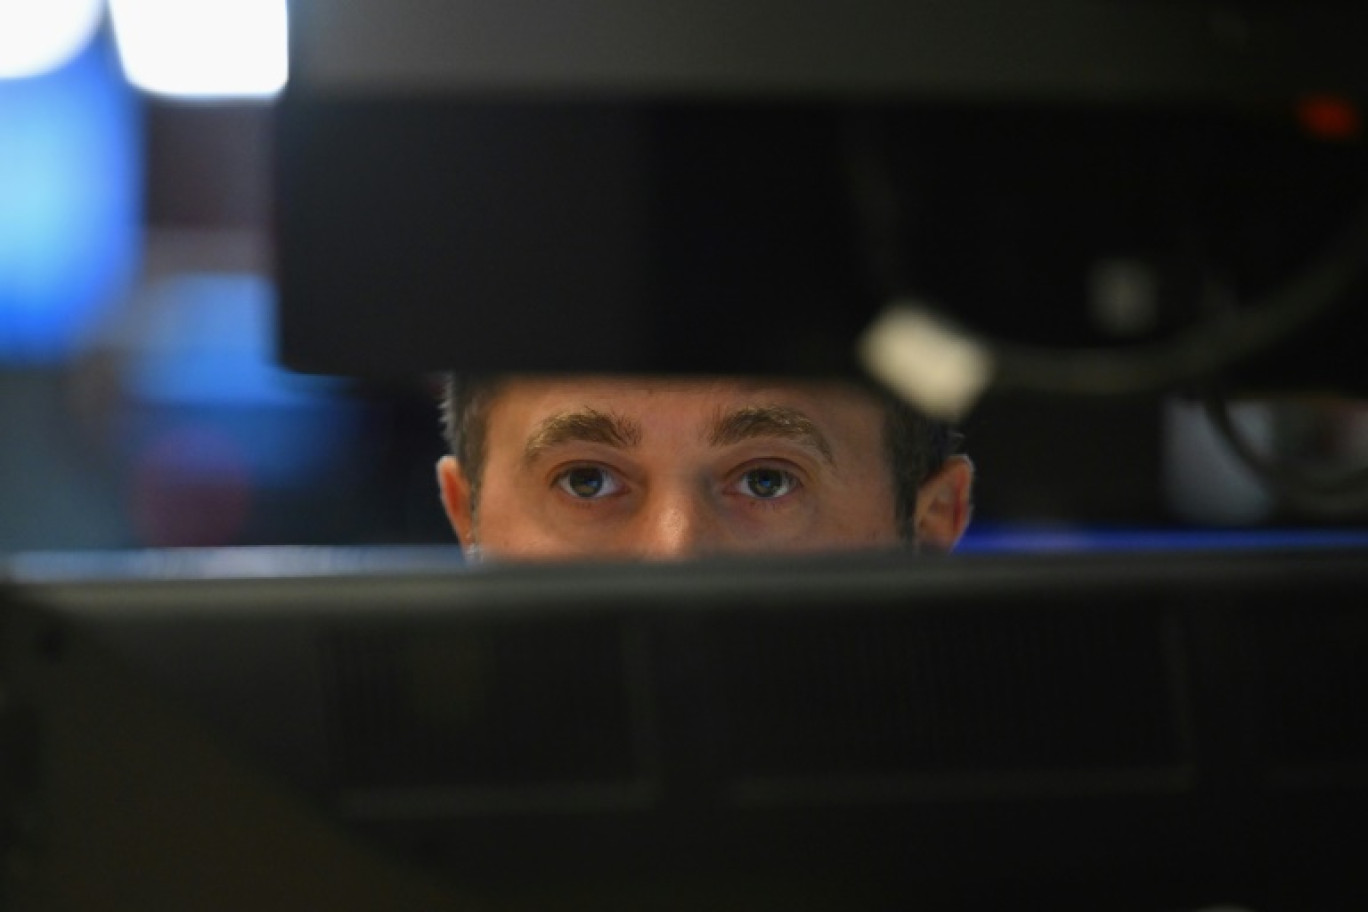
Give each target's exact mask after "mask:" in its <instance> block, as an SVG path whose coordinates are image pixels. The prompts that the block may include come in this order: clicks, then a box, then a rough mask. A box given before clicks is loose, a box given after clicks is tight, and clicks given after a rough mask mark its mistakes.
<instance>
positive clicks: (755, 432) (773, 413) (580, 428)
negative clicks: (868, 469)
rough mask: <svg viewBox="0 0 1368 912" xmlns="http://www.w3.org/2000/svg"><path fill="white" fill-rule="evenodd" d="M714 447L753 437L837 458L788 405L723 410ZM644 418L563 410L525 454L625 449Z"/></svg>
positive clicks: (710, 437) (714, 428)
mask: <svg viewBox="0 0 1368 912" xmlns="http://www.w3.org/2000/svg"><path fill="white" fill-rule="evenodd" d="M704 436H705V438H706V440H707V442H708V444H709V445H710V446H715V447H722V446H730V445H733V444H737V443H741V442H743V441H747V440H766V439H768V440H787V441H791V442H793V443H796V444H798V445H800V446H803V447H806V448H808V449H811V450H813V451H814V452H816V453H817V454H819V455H820V456H821V457H822V458H823V459H824V460H826V461H827V462H828V463H831V462H833V461H834V460H833V457H832V450H831V443H830V441H829V440H827V437H826V435H825V434H823V433H822V431H821V429H820V428H819V427H818V426H817V423H816V422H815V421H813V420H812V419H811V418H810V417H808V415H806V414H805V413H803V412H802V411H801V410H800V409H796V408H792V407H791V406H785V405H747V406H742V407H740V408H735V409H731V410H729V411H723V412H719V413H718V414H717V415H716V416H715V417H714V418H713V419H712V420H711V421H710V422H709V424H708V426H707V429H706V431H705V434H704ZM641 440H642V427H641V422H639V421H637V420H636V419H634V418H630V417H627V416H623V415H617V414H613V413H612V412H601V411H598V410H597V409H592V408H583V409H578V410H576V411H572V412H560V413H558V414H555V415H551V416H550V417H548V418H545V419H543V420H542V421H540V422H539V423H538V424H537V426H536V428H535V429H534V430H533V432H532V434H531V435H530V436H529V437H528V439H527V445H526V446H525V447H524V449H523V458H524V460H525V461H527V462H531V461H532V460H534V459H536V458H537V457H538V456H539V455H541V454H542V453H544V452H545V451H547V450H549V449H551V448H552V447H556V446H560V445H562V444H567V443H598V444H603V445H605V446H610V447H615V448H618V449H623V450H630V449H633V448H635V447H637V446H639V445H640V444H641Z"/></svg>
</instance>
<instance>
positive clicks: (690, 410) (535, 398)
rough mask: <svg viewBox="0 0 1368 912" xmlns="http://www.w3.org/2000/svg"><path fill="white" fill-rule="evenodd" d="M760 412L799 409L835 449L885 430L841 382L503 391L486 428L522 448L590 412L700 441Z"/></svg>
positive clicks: (865, 401) (714, 381)
mask: <svg viewBox="0 0 1368 912" xmlns="http://www.w3.org/2000/svg"><path fill="white" fill-rule="evenodd" d="M757 405H763V406H783V407H786V408H791V409H797V410H798V411H801V412H802V413H803V414H804V415H806V416H807V417H808V418H809V419H811V420H812V421H813V422H814V423H815V424H817V425H818V426H819V427H820V428H821V429H822V430H823V431H824V432H825V433H826V434H828V435H829V436H831V437H833V439H834V442H835V443H837V444H839V443H842V442H846V443H850V444H852V445H858V446H861V447H864V446H866V445H868V444H869V443H870V440H869V439H868V435H869V434H870V433H871V431H873V432H877V431H878V429H880V428H881V427H882V415H883V410H882V407H881V406H880V405H879V403H878V402H877V400H876V399H875V398H874V397H873V396H871V395H870V394H869V393H867V392H865V391H864V390H861V389H860V388H858V387H856V386H854V385H852V384H848V383H841V382H836V381H793V382H787V381H764V380H755V379H749V378H707V379H694V378H681V379H669V378H654V377H651V378H635V377H559V378H514V379H510V380H508V381H507V382H505V383H503V384H501V385H500V387H499V389H498V392H497V393H496V394H495V395H494V397H493V399H492V400H491V401H490V403H489V411H488V425H487V428H488V436H489V439H490V442H491V443H496V444H497V443H498V442H500V441H501V440H502V441H504V442H507V443H509V444H513V445H521V441H522V440H523V439H525V438H526V437H527V436H528V435H530V434H532V433H534V432H535V430H536V428H537V427H538V426H539V425H540V424H541V423H542V422H543V421H545V420H547V419H548V418H551V417H553V416H556V415H563V414H567V413H573V412H577V411H584V410H587V409H592V410H594V411H598V412H604V413H609V414H613V415H615V416H619V417H623V418H628V419H632V420H633V421H636V422H638V423H639V424H640V425H641V427H642V429H643V431H644V434H645V435H647V436H649V435H651V434H652V431H655V432H656V433H662V432H669V431H697V432H699V433H702V432H704V431H705V430H706V428H707V427H709V426H710V425H711V423H712V422H713V421H715V420H716V419H717V418H718V417H720V416H723V415H726V414H727V413H729V412H731V411H735V410H737V409H741V408H747V407H751V406H757ZM852 438H854V439H852Z"/></svg>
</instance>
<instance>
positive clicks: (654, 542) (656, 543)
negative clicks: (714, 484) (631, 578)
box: [636, 482, 716, 558]
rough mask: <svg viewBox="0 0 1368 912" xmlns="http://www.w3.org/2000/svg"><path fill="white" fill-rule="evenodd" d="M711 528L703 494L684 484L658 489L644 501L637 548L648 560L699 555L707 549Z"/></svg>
mask: <svg viewBox="0 0 1368 912" xmlns="http://www.w3.org/2000/svg"><path fill="white" fill-rule="evenodd" d="M715 525H716V522H715V518H714V517H713V516H712V510H711V509H710V507H709V504H708V502H707V497H706V495H705V492H703V491H701V490H699V489H698V488H697V487H696V486H693V485H690V484H688V483H686V482H676V483H673V484H669V485H666V486H661V487H659V488H657V489H655V490H653V491H652V492H651V495H650V497H649V498H648V499H647V503H646V509H645V511H643V514H642V518H641V523H640V527H639V529H638V533H639V534H638V536H637V542H636V544H637V549H638V552H639V553H640V554H641V555H642V556H643V557H652V558H680V557H689V556H692V555H695V554H699V553H701V552H702V551H705V550H707V549H708V548H709V547H710V546H711V543H712V539H713V538H714V537H715V535H716V529H715V528H714V527H715Z"/></svg>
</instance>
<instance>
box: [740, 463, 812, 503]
mask: <svg viewBox="0 0 1368 912" xmlns="http://www.w3.org/2000/svg"><path fill="white" fill-rule="evenodd" d="M797 486H798V480H797V479H796V478H794V477H793V475H792V474H790V473H788V472H785V471H784V470H783V469H751V470H750V471H749V472H747V473H746V474H744V475H742V476H741V479H740V481H739V482H738V487H739V488H740V492H741V493H742V494H745V495H747V496H749V497H756V498H759V499H761V500H774V499H775V498H778V497H783V496H784V495H785V494H789V493H791V492H792V491H793V489H794V488H796V487H797Z"/></svg>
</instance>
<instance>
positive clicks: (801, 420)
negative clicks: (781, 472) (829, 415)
mask: <svg viewBox="0 0 1368 912" xmlns="http://www.w3.org/2000/svg"><path fill="white" fill-rule="evenodd" d="M766 437H769V438H775V437H777V438H780V439H783V440H791V441H793V442H794V443H797V444H800V445H802V446H805V447H808V448H809V449H812V450H815V451H816V452H818V453H820V454H821V455H822V458H823V459H825V460H826V461H827V462H828V463H834V462H835V459H834V458H833V457H832V455H831V444H830V443H829V442H828V441H827V439H826V435H824V434H823V433H822V432H821V430H820V429H819V428H818V427H817V424H816V423H815V422H814V421H813V420H812V419H811V418H809V417H808V416H807V415H805V414H803V413H802V412H800V411H799V410H798V409H795V408H789V407H788V406H783V405H749V406H745V407H744V408H739V409H736V410H734V411H731V412H727V413H725V414H722V415H719V416H718V417H717V419H716V420H715V421H714V422H713V425H712V428H711V429H710V430H709V432H708V442H709V443H710V444H712V445H713V446H727V445H729V444H733V443H740V442H742V441H743V440H756V439H760V438H766Z"/></svg>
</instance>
